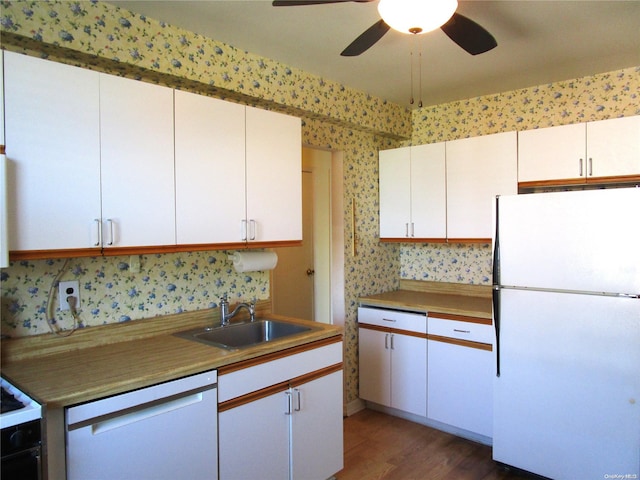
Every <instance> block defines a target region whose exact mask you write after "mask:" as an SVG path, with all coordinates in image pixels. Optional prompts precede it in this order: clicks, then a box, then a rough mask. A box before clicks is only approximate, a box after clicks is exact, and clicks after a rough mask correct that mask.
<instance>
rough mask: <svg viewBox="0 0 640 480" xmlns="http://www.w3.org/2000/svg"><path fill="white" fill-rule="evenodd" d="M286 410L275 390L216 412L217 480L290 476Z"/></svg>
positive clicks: (280, 479)
mask: <svg viewBox="0 0 640 480" xmlns="http://www.w3.org/2000/svg"><path fill="white" fill-rule="evenodd" d="M288 411H289V397H288V396H287V395H286V394H285V392H278V393H275V394H273V395H270V396H267V397H264V398H261V399H259V400H255V401H253V402H250V403H245V404H244V405H241V406H239V407H235V408H232V409H230V410H226V411H223V412H220V413H219V415H218V423H219V432H220V433H219V439H218V442H219V454H220V455H219V458H220V459H219V465H220V480H242V479H254V478H256V479H257V478H260V479H264V480H283V479H288V478H289V428H290V427H289V422H290V415H287V412H288ZM265 439H268V441H265Z"/></svg>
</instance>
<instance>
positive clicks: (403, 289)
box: [359, 281, 492, 319]
mask: <svg viewBox="0 0 640 480" xmlns="http://www.w3.org/2000/svg"><path fill="white" fill-rule="evenodd" d="M359 301H360V305H363V306H371V307H381V308H396V309H400V310H407V311H414V312H428V313H440V314H449V315H459V316H464V317H474V318H483V319H491V318H492V302H491V287H490V286H486V285H481V286H476V285H461V284H452V283H440V282H422V281H401V282H400V289H399V290H394V291H390V292H385V293H379V294H376V295H368V296H364V297H360V298H359Z"/></svg>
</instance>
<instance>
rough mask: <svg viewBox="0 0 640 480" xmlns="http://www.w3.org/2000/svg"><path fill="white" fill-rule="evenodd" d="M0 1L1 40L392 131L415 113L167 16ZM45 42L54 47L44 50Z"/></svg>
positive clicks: (102, 6) (402, 128) (406, 127)
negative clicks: (175, 22) (167, 19)
mask: <svg viewBox="0 0 640 480" xmlns="http://www.w3.org/2000/svg"><path fill="white" fill-rule="evenodd" d="M0 6H1V7H2V14H1V17H0V27H1V31H2V33H3V43H4V44H5V45H9V46H10V48H12V49H15V48H16V47H19V48H22V49H28V50H29V49H31V50H36V51H39V52H40V53H41V54H45V55H51V56H53V57H56V58H57V59H60V60H63V61H68V62H71V63H76V64H83V63H86V62H89V63H92V64H94V65H95V66H98V67H100V68H102V69H105V70H108V71H111V72H112V73H116V71H118V72H120V73H122V74H128V75H133V76H139V75H144V76H146V77H148V78H150V79H153V80H156V81H160V82H168V81H170V82H172V83H173V84H174V85H172V86H176V87H179V86H181V85H182V86H186V87H192V86H193V85H194V84H195V85H196V86H197V85H199V86H207V87H211V90H210V91H214V92H216V94H217V95H218V96H220V97H222V98H225V97H230V98H233V99H240V100H243V101H249V102H250V103H252V104H256V103H257V104H261V103H262V104H264V105H267V106H268V107H269V108H271V109H278V110H282V111H285V112H288V113H292V114H294V115H296V114H297V115H300V112H305V115H306V116H310V117H317V118H323V119H325V120H330V121H333V122H336V123H341V124H348V125H351V126H353V127H356V128H358V129H364V130H367V131H370V132H378V133H384V134H386V135H389V136H391V137H402V138H409V137H410V136H411V115H410V113H409V111H408V110H407V109H406V108H405V107H402V106H400V105H396V104H394V103H390V102H387V101H385V100H383V99H380V98H376V97H372V96H371V95H368V94H366V93H365V92H361V91H357V90H354V89H351V88H348V87H345V86H344V85H341V84H338V83H336V82H333V81H330V80H328V79H324V78H321V77H317V76H314V75H310V74H308V73H305V72H304V71H302V70H300V69H297V68H295V67H293V66H288V65H284V64H282V63H279V62H277V61H274V60H271V59H268V58H264V57H260V56H257V55H254V54H251V53H249V52H246V51H243V50H240V49H237V48H235V47H232V46H230V45H227V44H224V43H222V42H217V41H215V40H213V39H210V38H206V37H204V36H202V35H199V34H196V33H193V32H189V31H187V30H184V29H180V28H176V27H173V26H171V25H168V24H167V23H165V22H162V21H161V20H162V19H151V18H147V17H145V16H144V15H138V14H134V13H132V12H129V11H128V10H125V9H121V8H120V7H116V6H114V5H111V4H109V3H105V2H100V1H96V0H91V1H87V0H83V1H0ZM42 44H46V45H49V48H48V49H46V50H45V51H43V50H42V49H41V45H42ZM51 47H55V48H51ZM87 54H89V55H87ZM74 60H76V61H75V62H74ZM114 62H115V63H116V64H117V66H116V65H114ZM134 67H135V68H134ZM114 70H115V71H114ZM196 88H197V87H196Z"/></svg>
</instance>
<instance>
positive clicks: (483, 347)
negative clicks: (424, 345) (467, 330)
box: [427, 334, 493, 352]
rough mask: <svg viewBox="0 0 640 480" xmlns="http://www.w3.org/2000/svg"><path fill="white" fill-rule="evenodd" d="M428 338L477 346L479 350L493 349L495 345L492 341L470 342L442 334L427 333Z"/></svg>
mask: <svg viewBox="0 0 640 480" xmlns="http://www.w3.org/2000/svg"><path fill="white" fill-rule="evenodd" d="M427 340H431V341H434V342H442V343H450V344H452V345H459V346H461V347H467V348H476V349H478V350H486V351H487V352H491V351H493V345H491V344H490V343H480V342H470V341H469V340H460V339H458V338H450V337H442V336H440V335H431V334H430V335H427Z"/></svg>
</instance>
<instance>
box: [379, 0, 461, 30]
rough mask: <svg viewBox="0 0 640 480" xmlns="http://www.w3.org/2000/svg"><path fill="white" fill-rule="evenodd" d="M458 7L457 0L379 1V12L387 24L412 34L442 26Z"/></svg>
mask: <svg viewBox="0 0 640 480" xmlns="http://www.w3.org/2000/svg"><path fill="white" fill-rule="evenodd" d="M457 8H458V1H457V0H380V2H379V3H378V13H380V16H381V17H382V19H383V20H384V21H385V23H386V24H387V25H389V26H390V27H391V28H393V29H394V30H397V31H399V32H402V33H412V34H418V33H427V32H430V31H432V30H435V29H436V28H438V27H441V26H442V25H444V24H445V23H447V21H448V20H449V19H450V18H451V17H452V15H453V14H454V13H455V11H456V9H457Z"/></svg>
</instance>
